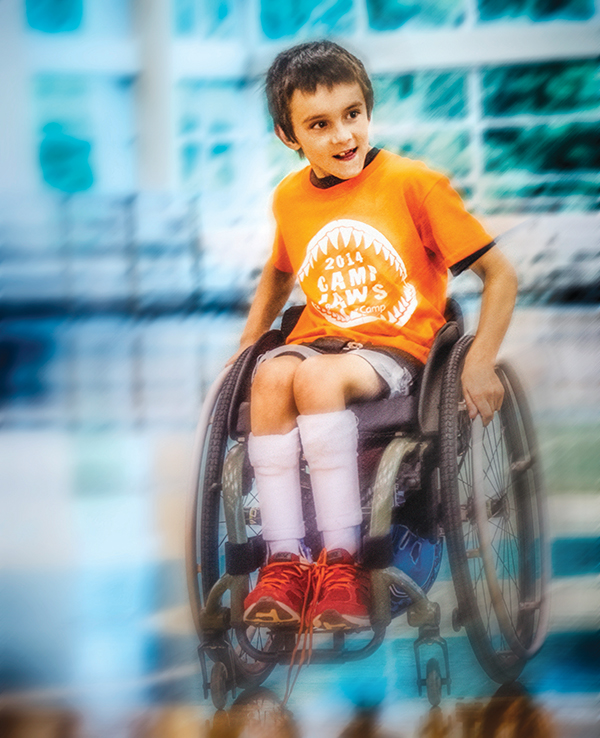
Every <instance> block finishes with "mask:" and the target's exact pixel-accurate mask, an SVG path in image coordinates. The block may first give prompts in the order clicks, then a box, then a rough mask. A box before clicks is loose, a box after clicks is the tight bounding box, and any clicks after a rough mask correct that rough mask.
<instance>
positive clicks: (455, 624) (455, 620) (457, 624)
mask: <svg viewBox="0 0 600 738" xmlns="http://www.w3.org/2000/svg"><path fill="white" fill-rule="evenodd" d="M462 627H463V621H462V618H461V616H460V610H459V609H458V607H455V608H454V610H452V629H453V630H454V632H455V633H458V631H459V630H460V629H461V628H462Z"/></svg>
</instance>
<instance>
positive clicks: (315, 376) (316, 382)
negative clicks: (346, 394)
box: [294, 356, 344, 398]
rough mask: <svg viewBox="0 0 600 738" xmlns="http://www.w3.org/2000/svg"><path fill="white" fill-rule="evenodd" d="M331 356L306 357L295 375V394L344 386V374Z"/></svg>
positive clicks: (321, 391) (303, 394) (337, 388)
mask: <svg viewBox="0 0 600 738" xmlns="http://www.w3.org/2000/svg"><path fill="white" fill-rule="evenodd" d="M329 359H331V357H330V356H311V357H309V358H308V359H305V360H304V361H303V362H302V364H301V365H300V366H299V367H298V369H297V371H296V373H295V375H294V396H295V397H297V398H298V397H302V396H306V395H311V394H313V393H314V392H315V391H316V392H317V393H318V394H321V393H323V392H329V391H332V390H340V389H342V388H343V384H344V382H343V376H342V375H340V372H339V371H338V370H337V369H336V366H335V363H334V362H332V361H330V360H329Z"/></svg>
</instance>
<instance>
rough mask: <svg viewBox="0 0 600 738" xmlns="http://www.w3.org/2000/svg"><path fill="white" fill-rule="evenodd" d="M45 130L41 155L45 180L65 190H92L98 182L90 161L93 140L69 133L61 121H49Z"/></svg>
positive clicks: (56, 187) (62, 190) (52, 185)
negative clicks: (95, 179)
mask: <svg viewBox="0 0 600 738" xmlns="http://www.w3.org/2000/svg"><path fill="white" fill-rule="evenodd" d="M43 132H44V138H43V140H42V142H41V144H40V152H39V156H40V167H41V169H42V175H43V177H44V181H45V182H46V183H47V184H49V185H50V186H51V187H54V188H55V189H57V190H60V191H61V192H67V193H73V192H83V191H84V190H89V188H90V187H91V186H92V184H93V183H94V175H93V173H92V168H91V166H90V162H89V156H90V151H91V144H90V143H89V142H88V141H85V140H82V139H80V138H75V136H69V135H68V134H67V133H65V132H64V130H63V127H62V125H61V124H60V123H48V124H47V125H45V126H44V128H43Z"/></svg>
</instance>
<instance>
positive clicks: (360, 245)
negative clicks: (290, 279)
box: [298, 219, 417, 328]
mask: <svg viewBox="0 0 600 738" xmlns="http://www.w3.org/2000/svg"><path fill="white" fill-rule="evenodd" d="M345 252H347V253H356V252H358V253H359V254H360V255H361V257H363V260H364V262H365V263H366V264H369V265H373V266H375V267H377V266H379V270H378V274H379V272H381V273H383V272H385V273H386V281H387V283H388V284H391V286H392V288H393V289H392V290H391V291H392V292H393V293H394V297H393V299H392V300H391V304H390V301H384V300H381V302H380V303H378V304H372V303H373V301H371V304H369V305H357V306H356V307H354V306H352V305H346V304H340V303H341V301H337V302H336V303H334V304H322V303H318V300H317V301H314V300H313V304H314V307H315V309H316V310H318V311H319V312H320V313H321V314H322V315H323V316H324V317H325V318H326V319H327V320H328V321H329V322H330V323H333V324H334V325H336V326H338V327H340V328H349V327H352V326H356V325H361V324H364V323H370V322H372V321H374V320H382V319H383V320H386V321H387V322H389V323H392V324H393V325H395V326H397V327H401V326H403V325H405V323H406V322H407V321H408V320H409V318H410V316H411V315H412V314H413V312H414V310H415V308H416V307H417V296H416V290H415V288H414V287H413V285H411V284H410V283H408V282H407V281H406V277H407V273H406V267H405V265H404V262H403V261H402V259H401V258H400V256H399V254H398V252H397V251H396V250H395V249H394V247H393V246H392V244H391V243H390V242H389V241H388V239H387V238H386V237H385V236H384V235H383V234H382V233H380V232H379V231H378V230H377V229H376V228H373V227H372V226H370V225H367V224H366V223H361V222H360V221H356V220H348V219H342V220H335V221H332V222H331V223H328V224H327V225H326V226H324V227H323V228H321V230H320V231H319V232H318V233H317V234H316V235H315V236H313V238H311V240H310V242H309V244H308V247H307V250H306V256H305V257H304V261H303V262H302V264H301V266H300V269H299V270H298V279H299V281H300V284H302V282H303V281H304V280H305V279H306V277H307V276H309V275H310V274H311V273H312V272H313V270H315V268H316V270H317V272H316V273H317V274H324V273H325V272H324V263H325V262H326V260H327V259H328V258H329V259H330V260H331V257H332V256H335V255H336V254H342V253H345ZM332 263H333V262H332ZM328 268H332V267H328ZM369 268H370V269H372V267H369ZM379 286H380V287H381V285H379ZM383 294H384V295H386V296H387V295H388V293H387V292H383ZM365 295H366V288H365ZM390 297H391V295H390ZM379 299H381V298H379ZM317 303H318V304H317Z"/></svg>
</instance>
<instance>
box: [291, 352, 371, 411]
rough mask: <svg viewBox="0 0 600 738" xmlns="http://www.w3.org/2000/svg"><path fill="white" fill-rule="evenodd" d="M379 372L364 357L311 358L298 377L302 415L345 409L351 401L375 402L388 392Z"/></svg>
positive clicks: (296, 388) (296, 395)
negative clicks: (375, 399)
mask: <svg viewBox="0 0 600 738" xmlns="http://www.w3.org/2000/svg"><path fill="white" fill-rule="evenodd" d="M384 386H385V385H384V384H383V380H382V379H381V378H380V377H379V375H378V374H377V372H376V371H375V369H373V367H372V366H371V365H370V364H369V363H368V362H366V361H365V360H364V359H363V358H361V357H360V356H354V355H352V354H321V355H320V356H311V357H310V358H309V359H306V360H305V361H303V362H302V364H301V365H300V366H299V367H298V369H297V371H296V373H295V376H294V384H293V387H294V400H295V404H296V406H297V408H298V413H299V414H300V415H316V414H318V413H332V412H336V411H339V410H345V409H346V406H347V405H348V404H349V403H351V402H357V401H359V400H372V399H374V398H375V397H377V396H378V395H379V394H381V392H382V390H383V389H384Z"/></svg>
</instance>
